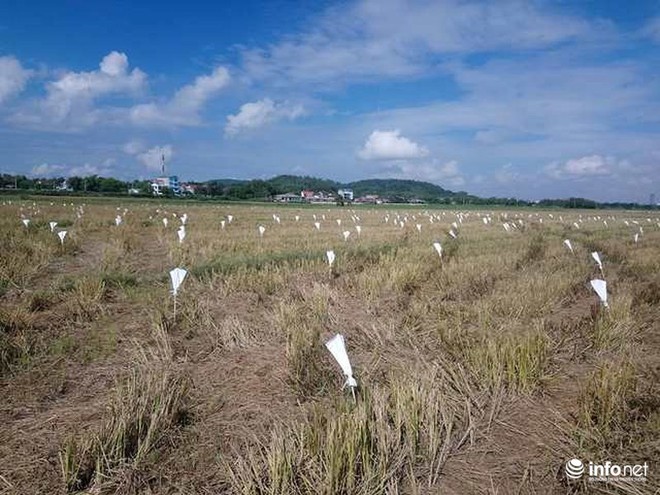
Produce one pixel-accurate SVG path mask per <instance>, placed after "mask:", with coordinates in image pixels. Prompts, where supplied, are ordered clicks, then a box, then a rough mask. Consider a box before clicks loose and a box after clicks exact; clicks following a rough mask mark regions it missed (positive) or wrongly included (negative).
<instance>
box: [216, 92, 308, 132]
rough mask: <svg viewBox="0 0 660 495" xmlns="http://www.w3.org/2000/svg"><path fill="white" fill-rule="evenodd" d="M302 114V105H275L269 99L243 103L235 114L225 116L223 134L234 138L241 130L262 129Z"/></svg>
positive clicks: (285, 103) (303, 111) (283, 103)
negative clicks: (225, 121) (225, 122)
mask: <svg viewBox="0 0 660 495" xmlns="http://www.w3.org/2000/svg"><path fill="white" fill-rule="evenodd" d="M304 113H305V109H304V107H303V106H302V105H292V104H290V103H289V102H286V101H285V102H281V103H275V102H274V101H273V100H271V99H270V98H264V99H263V100H258V101H254V102H250V103H245V104H244V105H241V108H240V110H239V111H238V113H237V114H235V115H228V116H227V124H226V125H225V134H226V135H227V136H235V135H237V134H238V133H240V132H241V131H243V130H247V129H256V128H259V127H263V126H264V125H266V124H269V123H271V122H275V121H277V120H282V119H289V120H295V119H297V118H298V117H300V116H302V115H304Z"/></svg>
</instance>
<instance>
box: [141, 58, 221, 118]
mask: <svg viewBox="0 0 660 495" xmlns="http://www.w3.org/2000/svg"><path fill="white" fill-rule="evenodd" d="M230 79H231V77H230V75H229V71H228V70H227V69H226V68H224V67H217V68H216V69H215V70H214V71H213V72H212V73H211V74H209V75H204V76H199V77H197V78H196V79H195V81H194V82H193V83H192V84H188V85H186V86H184V87H182V88H181V89H179V90H178V91H177V92H176V93H175V94H174V97H173V98H172V99H171V100H169V101H167V102H165V103H144V104H140V105H136V106H134V107H133V108H132V109H131V110H130V118H131V120H132V121H133V123H135V124H138V125H144V126H164V127H170V126H194V125H198V124H199V123H200V121H201V117H200V115H199V113H200V112H201V111H202V109H203V108H204V105H206V103H207V102H208V101H209V100H210V99H211V98H212V97H213V96H215V95H216V94H217V93H218V92H219V91H220V90H221V89H223V88H224V87H225V86H227V85H228V84H229V81H230Z"/></svg>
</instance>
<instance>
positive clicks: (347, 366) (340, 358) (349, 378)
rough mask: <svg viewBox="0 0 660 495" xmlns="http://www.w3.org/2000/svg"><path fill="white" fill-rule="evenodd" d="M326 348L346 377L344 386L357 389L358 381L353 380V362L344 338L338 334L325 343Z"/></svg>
mask: <svg viewBox="0 0 660 495" xmlns="http://www.w3.org/2000/svg"><path fill="white" fill-rule="evenodd" d="M325 346H326V347H327V348H328V350H329V351H330V354H332V356H333V357H334V358H335V360H336V361H337V363H339V366H340V367H341V370H342V371H343V372H344V375H345V376H346V383H345V384H344V386H349V387H351V388H354V387H357V381H356V380H355V378H353V368H351V362H350V361H349V359H348V353H347V352H346V344H345V343H344V336H343V335H341V334H337V335H335V336H334V337H332V338H331V339H330V340H328V341H327V342H326V343H325Z"/></svg>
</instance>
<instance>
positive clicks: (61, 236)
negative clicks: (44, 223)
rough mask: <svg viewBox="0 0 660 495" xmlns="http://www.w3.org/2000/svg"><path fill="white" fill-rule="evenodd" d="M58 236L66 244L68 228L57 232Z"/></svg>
mask: <svg viewBox="0 0 660 495" xmlns="http://www.w3.org/2000/svg"><path fill="white" fill-rule="evenodd" d="M57 236H58V237H59V238H60V242H61V243H62V245H64V238H65V237H66V230H60V231H59V232H58V233H57Z"/></svg>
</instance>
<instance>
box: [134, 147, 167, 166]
mask: <svg viewBox="0 0 660 495" xmlns="http://www.w3.org/2000/svg"><path fill="white" fill-rule="evenodd" d="M173 155H174V148H173V147H172V145H171V144H166V145H163V146H154V147H153V148H150V149H148V150H146V151H143V152H141V153H138V154H137V155H136V158H137V159H138V160H139V161H140V162H142V163H143V164H144V165H145V166H146V167H147V168H148V169H149V170H160V168H161V165H162V163H163V159H164V161H165V163H168V162H169V161H171V160H172V156H173Z"/></svg>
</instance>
